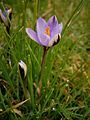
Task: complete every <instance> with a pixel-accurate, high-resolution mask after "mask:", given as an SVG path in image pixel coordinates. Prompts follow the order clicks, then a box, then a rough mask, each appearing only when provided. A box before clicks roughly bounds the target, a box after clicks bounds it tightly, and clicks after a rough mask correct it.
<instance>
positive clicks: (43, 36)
mask: <svg viewBox="0 0 90 120" xmlns="http://www.w3.org/2000/svg"><path fill="white" fill-rule="evenodd" d="M38 38H39V42H40V44H41V45H42V46H47V45H48V43H49V41H50V37H49V36H48V35H46V34H42V33H39V34H38Z"/></svg>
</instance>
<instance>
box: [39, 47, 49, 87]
mask: <svg viewBox="0 0 90 120" xmlns="http://www.w3.org/2000/svg"><path fill="white" fill-rule="evenodd" d="M47 51H48V48H47V47H44V48H43V56H42V62H41V70H40V77H39V88H40V89H41V87H42V79H43V74H44V68H45V59H46V54H47Z"/></svg>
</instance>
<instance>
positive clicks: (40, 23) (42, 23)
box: [37, 18, 47, 33]
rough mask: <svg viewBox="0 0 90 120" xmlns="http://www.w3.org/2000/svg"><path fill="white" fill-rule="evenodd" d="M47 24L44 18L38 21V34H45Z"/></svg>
mask: <svg viewBox="0 0 90 120" xmlns="http://www.w3.org/2000/svg"><path fill="white" fill-rule="evenodd" d="M46 27H47V23H46V21H45V20H44V19H43V18H39V19H38V20H37V33H44V32H45V28H46Z"/></svg>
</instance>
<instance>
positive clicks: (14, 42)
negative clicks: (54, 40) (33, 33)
mask: <svg viewBox="0 0 90 120" xmlns="http://www.w3.org/2000/svg"><path fill="white" fill-rule="evenodd" d="M89 2H90V1H89V0H82V1H80V0H15V1H14V0H3V1H1V2H0V8H1V9H3V8H4V7H5V6H9V7H11V8H12V9H13V14H12V20H11V28H10V36H8V35H7V33H6V30H5V26H4V25H3V24H2V23H1V22H0V87H1V86H4V90H5V93H4V94H3V92H4V90H2V89H1V91H0V119H1V120H3V119H5V120H57V119H60V120H90V79H89V77H90V76H89V65H90V61H89V59H90V43H89V38H90V35H89V33H90V32H89V30H90V29H89V26H90V24H89V19H90V16H89ZM53 15H56V16H57V18H58V21H59V23H60V22H62V23H63V32H62V38H61V41H60V42H59V43H58V44H57V45H56V46H54V47H52V48H50V49H49V51H48V53H47V56H46V61H45V69H44V72H43V79H42V81H43V86H42V89H41V91H40V92H41V96H38V94H37V88H35V87H34V85H33V84H34V83H35V84H36V85H38V79H39V72H40V65H41V59H42V54H43V47H42V46H40V45H38V44H37V43H35V42H34V41H32V40H31V39H30V38H29V37H28V35H27V34H26V32H25V28H27V27H31V28H33V29H35V25H36V20H37V18H38V17H43V18H45V20H48V19H49V18H50V17H51V16H53ZM8 48H9V50H8ZM7 53H9V56H7ZM8 59H9V60H10V62H11V63H10V64H8V63H7V61H8ZM20 60H23V61H24V62H25V63H26V65H27V68H28V71H27V77H26V79H25V80H21V77H20V73H19V68H18V62H19V61H20ZM27 82H28V88H27V89H28V91H29V93H30V96H28V97H27V98H24V99H23V100H21V99H20V97H21V96H24V97H25V93H24V91H25V89H26V88H25V86H24V87H23V90H22V91H23V92H22V94H20V93H19V89H20V86H19V83H20V85H21V86H23V85H24V84H26V83H27ZM28 98H30V99H28ZM25 100H27V102H26V101H25ZM22 101H24V103H22ZM15 105H17V106H15Z"/></svg>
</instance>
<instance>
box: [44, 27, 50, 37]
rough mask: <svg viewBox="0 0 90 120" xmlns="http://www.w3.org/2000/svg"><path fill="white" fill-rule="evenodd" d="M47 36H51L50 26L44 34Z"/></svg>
mask: <svg viewBox="0 0 90 120" xmlns="http://www.w3.org/2000/svg"><path fill="white" fill-rule="evenodd" d="M44 33H45V34H47V35H48V36H50V27H49V26H48V27H46V29H45V32H44Z"/></svg>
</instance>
